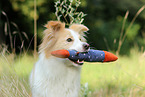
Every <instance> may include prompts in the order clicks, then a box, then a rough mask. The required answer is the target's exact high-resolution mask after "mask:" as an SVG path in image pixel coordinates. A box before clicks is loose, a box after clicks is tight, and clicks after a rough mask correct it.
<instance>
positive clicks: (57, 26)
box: [45, 21, 65, 32]
mask: <svg viewBox="0 0 145 97" xmlns="http://www.w3.org/2000/svg"><path fill="white" fill-rule="evenodd" d="M45 27H46V28H48V29H49V30H52V31H54V32H56V31H59V30H62V29H64V28H65V23H62V22H60V21H49V22H48V23H47V24H46V25H45Z"/></svg>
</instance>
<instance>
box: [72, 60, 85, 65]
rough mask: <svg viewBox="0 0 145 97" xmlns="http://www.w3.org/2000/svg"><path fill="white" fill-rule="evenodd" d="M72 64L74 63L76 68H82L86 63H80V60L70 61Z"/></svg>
mask: <svg viewBox="0 0 145 97" xmlns="http://www.w3.org/2000/svg"><path fill="white" fill-rule="evenodd" d="M70 61H71V62H72V63H73V65H75V66H82V65H83V64H84V61H80V60H77V61H72V60H70Z"/></svg>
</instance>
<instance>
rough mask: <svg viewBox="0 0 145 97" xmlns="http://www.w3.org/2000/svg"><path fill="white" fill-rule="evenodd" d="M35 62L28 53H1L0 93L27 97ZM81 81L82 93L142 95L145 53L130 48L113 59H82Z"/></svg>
mask: <svg viewBox="0 0 145 97" xmlns="http://www.w3.org/2000/svg"><path fill="white" fill-rule="evenodd" d="M34 63H35V60H34V58H33V56H30V55H21V56H14V55H2V54H1V56H0V95H2V97H10V96H12V97H28V96H29V95H30V88H29V84H28V78H29V74H30V72H31V69H32V67H33V64H34ZM81 83H82V85H83V86H82V87H84V85H85V83H88V86H86V87H85V88H84V89H85V93H86V94H85V96H84V97H145V56H143V55H142V53H139V52H137V51H136V50H132V51H131V54H130V56H120V57H119V59H118V61H116V62H111V63H85V64H84V65H83V67H82V73H81ZM1 87H2V88H1ZM87 88H88V89H87ZM0 97H1V96H0Z"/></svg>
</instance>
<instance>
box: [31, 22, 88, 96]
mask: <svg viewBox="0 0 145 97" xmlns="http://www.w3.org/2000/svg"><path fill="white" fill-rule="evenodd" d="M45 27H46V30H45V31H44V37H43V40H42V43H41V45H40V47H39V59H38V61H37V62H36V64H35V65H34V68H33V70H32V72H31V74H30V87H31V92H32V97H78V96H79V92H80V73H81V67H82V66H81V65H80V64H82V63H83V62H82V61H79V60H78V61H77V62H73V61H71V60H69V59H63V58H57V57H54V56H52V55H51V52H52V51H55V50H59V49H66V50H77V51H79V52H85V51H87V50H89V44H88V43H86V42H85V38H84V37H83V36H84V35H85V34H84V32H86V31H88V30H89V29H88V28H87V27H86V26H84V25H82V24H72V25H71V26H70V27H69V28H65V23H62V22H60V21H49V22H48V23H47V24H46V25H45Z"/></svg>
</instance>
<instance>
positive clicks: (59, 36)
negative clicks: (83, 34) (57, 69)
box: [39, 21, 79, 58]
mask: <svg viewBox="0 0 145 97" xmlns="http://www.w3.org/2000/svg"><path fill="white" fill-rule="evenodd" d="M45 27H47V29H46V30H45V31H44V38H43V41H42V44H41V45H40V48H39V52H42V50H44V51H45V55H46V57H47V58H49V56H51V55H50V52H51V51H54V50H58V49H68V48H69V47H70V46H71V45H72V44H73V42H70V43H67V42H66V40H67V38H72V39H73V37H72V35H71V33H70V32H69V30H68V29H66V28H65V23H61V22H59V21H50V22H48V23H47V24H46V25H45ZM78 35H79V34H78ZM44 48H45V49H44Z"/></svg>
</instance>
